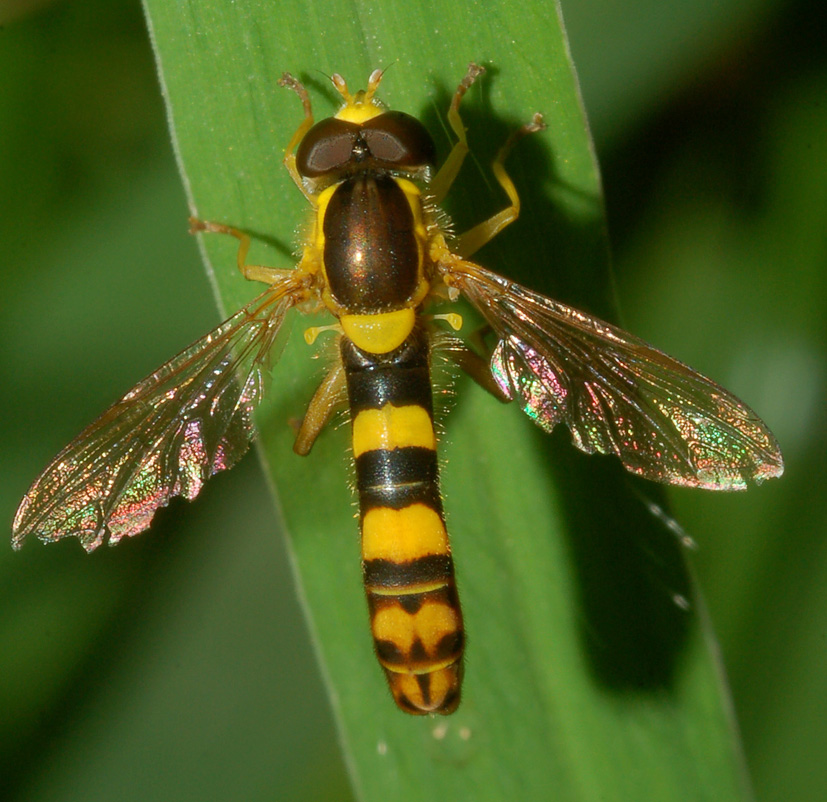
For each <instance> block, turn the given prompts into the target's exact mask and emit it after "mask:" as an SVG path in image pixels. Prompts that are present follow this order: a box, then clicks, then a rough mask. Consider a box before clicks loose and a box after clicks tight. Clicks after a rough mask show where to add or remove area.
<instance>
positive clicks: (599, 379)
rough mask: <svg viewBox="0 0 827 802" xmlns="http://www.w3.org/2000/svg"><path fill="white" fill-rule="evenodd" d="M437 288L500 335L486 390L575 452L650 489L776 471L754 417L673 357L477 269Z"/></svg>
mask: <svg viewBox="0 0 827 802" xmlns="http://www.w3.org/2000/svg"><path fill="white" fill-rule="evenodd" d="M446 281H447V282H449V283H450V285H451V286H453V287H455V288H456V289H458V290H459V291H460V292H462V293H463V294H464V295H465V296H466V297H467V298H468V299H469V300H470V301H471V302H472V303H473V304H474V305H475V306H476V307H477V308H478V309H479V310H480V312H482V314H483V315H484V316H485V318H486V320H487V321H488V323H489V324H490V325H491V327H492V328H493V329H494V331H495V332H496V333H497V335H498V337H499V338H500V340H499V342H498V344H497V346H496V348H495V349H494V353H493V355H492V357H491V371H492V374H493V376H494V379H495V380H496V382H497V384H498V385H499V386H500V388H501V389H502V391H503V392H504V393H505V394H506V395H507V396H508V397H509V398H512V399H514V398H517V399H519V401H520V403H521V405H522V407H523V410H524V411H525V412H526V414H528V415H529V416H530V417H531V418H532V420H533V421H534V422H535V423H536V424H537V425H538V426H540V427H542V428H543V429H545V430H546V431H551V430H552V429H553V428H554V427H555V426H556V425H557V424H558V423H561V422H562V423H565V424H566V425H567V426H568V427H569V429H570V430H571V435H572V440H573V442H574V444H575V445H576V446H577V447H578V448H579V449H581V450H582V451H585V452H587V453H594V452H599V453H602V454H616V455H617V456H618V457H620V459H621V461H622V462H623V465H624V466H625V467H626V468H627V469H628V470H629V471H631V472H632V473H634V474H638V475H639V476H644V477H646V478H647V479H652V480H654V481H656V482H667V483H670V484H675V485H684V486H687V487H703V488H707V489H710V490H741V489H744V488H745V487H746V485H747V481H749V480H754V481H756V482H760V481H763V480H764V479H769V478H772V477H775V476H780V475H781V474H782V473H783V471H784V463H783V461H782V458H781V451H780V450H779V448H778V443H776V441H775V438H774V437H773V435H772V433H771V432H770V431H769V429H768V428H767V427H766V425H765V424H764V423H763V421H761V419H760V418H759V417H758V416H757V415H756V414H755V413H754V412H753V411H752V410H751V409H750V408H749V407H747V406H746V404H744V403H742V402H741V401H739V400H738V399H737V398H736V397H735V396H733V395H732V394H731V393H729V392H727V391H726V390H724V389H723V388H722V387H719V386H718V385H717V384H715V383H714V382H712V381H710V380H709V379H707V378H705V377H704V376H701V375H700V374H699V373H696V372H695V371H694V370H692V369H691V368H689V367H687V366H686V365H684V364H682V363H681V362H678V360H676V359H673V358H672V357H670V356H667V355H666V354H664V353H662V352H661V351H658V350H656V349H655V348H653V347H652V346H650V345H647V344H646V343H645V342H643V341H642V340H639V339H638V338H636V337H634V336H632V335H631V334H628V333H626V332H624V331H621V330H620V329H618V328H616V327H615V326H611V325H609V324H608V323H604V322H603V321H601V320H597V319H596V318H593V317H590V316H588V315H585V314H583V313H582V312H578V311H577V310H576V309H572V308H571V307H568V306H564V305H563V304H560V303H557V302H556V301H552V300H551V299H549V298H546V297H544V296H542V295H539V294H538V293H535V292H532V291H531V290H528V289H526V288H525V287H521V286H520V285H519V284H515V283H513V282H511V281H508V280H506V279H504V278H503V277H502V276H499V275H497V274H496V273H492V272H491V271H489V270H485V269H484V268H482V267H480V266H478V265H474V264H472V263H469V262H462V263H460V264H459V265H455V266H452V267H451V268H450V271H448V274H447V275H446Z"/></svg>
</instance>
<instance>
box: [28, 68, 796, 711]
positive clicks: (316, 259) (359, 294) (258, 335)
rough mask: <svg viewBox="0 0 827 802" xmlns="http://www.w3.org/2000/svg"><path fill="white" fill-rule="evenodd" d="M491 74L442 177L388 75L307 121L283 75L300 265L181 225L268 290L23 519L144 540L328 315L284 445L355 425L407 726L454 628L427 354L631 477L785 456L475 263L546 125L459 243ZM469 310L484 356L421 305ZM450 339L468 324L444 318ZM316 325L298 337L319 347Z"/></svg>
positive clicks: (457, 631) (106, 433)
mask: <svg viewBox="0 0 827 802" xmlns="http://www.w3.org/2000/svg"><path fill="white" fill-rule="evenodd" d="M482 71H483V70H482V68H480V67H478V66H476V65H473V64H472V65H471V66H470V67H469V70H468V73H467V74H466V76H465V77H464V79H463V80H462V82H461V83H460V84H459V86H458V88H457V90H456V92H455V94H454V96H453V99H452V102H451V105H450V109H449V111H448V121H449V124H450V126H451V129H452V130H453V132H454V134H455V135H456V137H457V142H456V143H455V145H454V146H453V148H452V150H451V152H450V154H449V155H448V158H447V159H446V161H445V162H444V164H443V165H442V166H441V167H440V168H439V169H438V170H435V147H434V143H433V141H432V139H431V137H430V135H429V134H428V132H427V130H426V129H425V127H424V126H423V125H422V123H420V122H419V121H418V120H416V119H415V118H413V117H411V116H409V115H407V114H405V113H403V112H399V111H390V110H387V109H386V107H385V106H384V105H383V104H382V103H381V102H380V101H379V100H378V99H377V98H376V91H377V89H378V87H379V84H380V81H381V79H382V73H381V72H380V71H378V70H377V71H375V72H373V73H372V74H371V76H370V78H369V80H368V86H367V89H366V90H363V91H360V92H357V93H355V94H351V92H350V90H349V89H348V87H347V84H346V83H345V81H344V79H343V78H342V77H341V76H339V75H334V76H333V77H332V81H333V85H334V87H335V88H336V90H337V92H338V93H339V94H340V95H341V97H342V100H343V103H342V106H341V108H340V109H339V111H338V112H337V113H336V114H335V115H334V116H333V117H330V118H328V119H325V120H322V121H320V122H318V123H315V124H314V119H313V114H312V110H311V104H310V98H309V96H308V94H307V91H306V90H305V88H304V87H303V86H302V85H301V84H300V83H299V82H298V81H297V80H296V79H295V78H293V77H292V76H290V75H289V74H285V75H284V76H283V78H282V80H281V82H280V83H281V84H282V85H283V86H286V87H289V88H291V89H292V90H294V91H295V92H296V93H297V94H298V96H299V98H300V99H301V102H302V105H303V107H304V118H303V119H302V121H301V123H300V125H299V127H298V129H297V130H296V132H295V133H294V134H293V137H292V139H291V140H290V142H289V143H288V145H287V148H286V153H285V157H284V164H285V167H286V168H287V171H288V172H289V174H290V176H291V178H292V179H293V181H294V182H295V184H296V186H297V187H298V188H299V190H300V191H301V192H302V193H303V194H304V196H305V197H306V198H307V200H308V202H309V204H310V206H311V208H312V210H313V214H314V217H313V222H312V225H311V227H310V230H309V231H308V235H307V238H306V241H305V242H304V245H303V251H302V255H301V259H300V261H299V264H298V266H297V267H296V268H295V269H292V270H282V269H275V268H270V267H263V266H260V265H250V264H247V261H246V257H247V251H248V247H249V238H248V236H247V235H246V234H244V233H243V232H241V231H238V230H236V229H234V228H230V227H229V226H225V225H221V224H217V223H208V222H201V221H198V220H193V221H192V222H193V230H194V231H201V232H220V233H226V234H230V235H232V236H234V237H236V238H237V239H238V240H239V243H240V244H239V249H238V266H239V269H240V270H241V272H242V273H243V275H244V276H245V277H246V278H248V279H251V280H255V281H260V282H263V283H264V284H266V285H267V288H266V289H265V290H264V292H262V293H261V294H260V295H259V296H258V297H257V298H256V299H255V300H253V301H252V302H251V303H249V304H248V305H247V306H245V307H244V308H242V309H241V310H240V311H239V312H237V313H236V314H235V315H233V316H232V317H230V318H229V319H228V320H226V321H225V322H224V323H222V324H221V325H220V326H219V327H218V328H216V329H215V330H214V331H212V332H211V333H209V334H207V335H206V336H205V337H203V338H202V339H200V340H198V341H197V342H195V343H194V344H192V345H191V346H190V347H189V348H187V349H185V350H184V351H182V352H181V353H180V354H178V356H176V357H174V358H173V359H171V360H170V361H169V362H167V363H166V364H165V365H163V366H162V367H161V368H159V369H158V370H157V371H156V372H155V373H153V374H152V375H150V376H148V377H147V378H146V379H144V380H143V381H142V382H140V383H139V384H138V385H137V386H136V387H135V388H134V389H133V390H131V391H130V392H129V393H127V394H126V395H125V396H124V397H123V398H122V399H121V400H120V401H118V402H117V403H116V404H115V405H114V406H112V407H111V408H110V409H109V410H107V411H106V412H105V413H104V414H103V415H102V416H101V417H100V418H99V419H98V420H97V421H96V422H95V423H93V424H92V425H91V426H90V427H89V428H87V429H86V430H85V431H84V432H82V433H81V435H80V436H79V437H78V438H76V439H75V440H74V441H73V442H72V443H70V444H69V445H68V446H67V447H66V448H65V449H64V450H63V451H62V452H60V454H58V456H57V457H56V458H55V459H54V461H53V462H52V463H51V464H50V465H49V467H48V468H46V470H45V471H44V473H43V474H42V475H41V476H40V478H38V479H37V481H35V483H34V484H33V485H32V487H31V488H30V489H29V491H28V493H26V496H25V497H24V499H23V501H22V503H21V504H20V507H19V509H18V511H17V515H16V517H15V520H14V525H13V545H14V547H15V548H19V547H20V546H21V545H22V542H23V540H24V538H25V537H26V536H27V535H30V534H31V535H35V536H37V537H39V538H40V539H41V540H43V541H46V542H54V541H56V540H59V539H61V538H63V537H68V536H74V537H77V538H78V539H79V540H80V542H81V544H82V545H83V547H84V548H85V549H86V550H87V551H92V550H93V549H96V548H97V547H98V546H100V545H101V543H103V542H104V540H108V542H109V543H110V544H114V543H117V542H118V541H119V540H120V539H121V538H123V537H127V536H131V535H136V534H138V533H139V532H141V531H143V530H144V529H146V528H147V527H148V526H149V525H150V522H151V520H152V517H153V515H154V513H155V511H156V510H157V509H158V508H159V507H162V506H164V505H166V504H167V503H168V502H169V500H170V499H171V498H172V497H173V496H184V497H185V498H187V499H192V498H194V497H195V496H196V495H198V492H199V491H200V490H201V487H202V485H203V483H204V482H205V481H206V480H207V479H208V478H209V477H210V476H212V475H213V474H215V473H217V472H218V471H221V470H224V469H226V468H230V467H232V466H233V465H234V464H235V462H236V461H237V460H238V459H239V458H240V457H241V456H242V454H243V453H244V452H245V451H246V450H247V448H248V446H249V442H250V439H251V437H252V435H253V423H252V415H253V410H254V408H255V407H256V405H257V404H258V403H259V401H260V400H261V397H262V395H263V393H264V387H265V380H266V378H267V373H268V369H269V368H268V355H269V353H270V350H271V347H272V346H273V343H274V341H275V339H276V336H277V334H278V332H279V329H280V328H281V326H282V323H283V322H284V319H285V316H286V314H287V312H288V311H289V310H290V309H291V308H292V307H295V306H301V307H302V308H303V309H311V310H312V309H321V310H326V311H327V312H329V313H330V314H332V315H333V317H334V318H335V319H336V324H335V327H334V328H335V329H336V331H337V337H338V344H339V347H338V357H337V359H336V360H335V364H334V365H333V366H332V367H331V369H330V371H329V373H328V374H327V376H326V378H325V379H324V380H323V381H322V383H321V385H320V386H319V388H318V390H317V391H316V393H315V395H314V396H313V398H312V400H311V401H310V404H309V406H308V409H307V412H306V415H305V417H304V420H303V422H302V423H301V426H300V427H299V431H298V434H297V437H296V442H295V446H294V449H295V451H296V452H297V453H299V454H303V455H304V454H307V453H308V452H309V451H310V448H311V446H312V445H313V442H314V441H315V439H316V437H317V436H318V435H319V433H320V432H321V430H322V429H323V428H324V427H325V425H326V424H327V422H328V421H329V420H330V418H331V416H332V414H333V413H334V411H336V410H337V409H338V408H340V406H342V404H343V402H345V401H346V402H347V404H348V405H349V408H350V412H351V426H352V446H353V458H354V462H355V466H356V488H357V490H358V495H359V504H360V529H361V538H362V565H363V572H364V581H365V589H366V593H367V599H368V606H369V610H370V620H371V629H372V633H373V640H374V645H375V649H376V655H377V657H378V660H379V663H380V664H381V666H382V668H383V669H384V671H385V674H386V676H387V679H388V683H389V685H390V689H391V691H392V693H393V696H394V699H395V700H396V703H397V705H398V706H399V707H400V708H401V709H402V710H404V711H406V712H408V713H414V714H424V713H443V714H447V713H451V712H453V711H454V710H455V709H456V707H457V705H458V704H459V698H460V686H461V681H462V670H463V669H462V655H463V648H464V632H463V625H462V614H461V611H460V606H459V600H458V596H457V589H456V584H455V580H454V567H453V562H452V558H451V550H450V546H449V543H448V535H447V532H446V528H445V519H444V515H443V508H442V501H441V497H440V493H439V482H438V462H437V453H436V434H435V430H434V423H433V402H432V390H431V378H430V360H431V352H432V347H434V346H435V345H437V346H441V347H442V346H444V347H446V348H447V352H448V355H449V356H450V357H451V358H452V359H453V360H454V361H455V362H456V363H457V364H458V365H460V366H461V367H462V368H464V369H465V370H467V371H468V372H469V373H470V374H471V375H472V377H473V378H475V379H476V380H477V381H479V382H480V383H481V384H483V386H485V387H486V388H487V389H489V390H491V391H492V392H494V393H495V394H497V395H498V396H499V397H500V398H502V399H504V400H516V401H517V402H518V403H519V404H520V405H521V406H522V408H523V409H524V411H525V412H526V413H527V414H528V415H529V416H530V417H531V418H532V420H533V421H534V422H535V423H536V424H538V425H539V426H540V427H542V428H543V429H545V430H546V431H551V430H552V429H553V428H554V427H555V426H556V425H557V424H558V423H565V424H566V425H567V426H568V427H569V429H570V430H571V435H572V439H573V441H574V444H575V445H576V446H577V447H578V448H579V449H581V450H583V451H585V452H588V453H595V452H598V453H602V454H615V455H617V456H618V457H619V458H620V460H621V462H622V463H623V465H624V466H625V467H626V468H627V469H628V470H629V471H631V472H632V473H634V474H637V475H639V476H643V477H645V478H647V479H651V480H653V481H656V482H664V483H670V484H676V485H684V486H689V487H702V488H707V489H711V490H738V489H743V488H745V487H746V485H747V482H748V481H750V480H754V481H756V482H759V481H762V480H764V479H768V478H771V477H775V476H780V475H781V473H782V472H783V462H782V458H781V453H780V451H779V448H778V444H777V443H776V441H775V438H774V437H773V435H772V434H771V433H770V431H769V429H768V428H767V427H766V426H765V424H764V423H763V422H762V421H761V420H760V419H759V418H758V416H757V415H755V413H754V412H752V410H750V409H749V408H748V407H747V406H746V405H745V404H743V403H742V402H741V401H739V400H738V399H737V398H735V397H734V396H733V395H731V394H730V393H728V392H727V391H726V390H724V389H723V388H721V387H719V386H718V385H716V384H715V383H713V382H712V381H710V380H709V379H707V378H704V377H703V376H701V375H700V374H698V373H696V372H695V371H693V370H691V369H690V368H688V367H687V366H686V365H683V364H682V363H680V362H678V361H677V360H675V359H672V358H671V357H669V356H667V355H666V354H664V353H662V352H660V351H658V350H656V349H654V348H652V347H651V346H649V345H647V344H646V343H644V342H643V341H642V340H639V339H637V338H636V337H634V336H632V335H630V334H627V333H625V332H623V331H621V330H620V329H618V328H616V327H614V326H612V325H610V324H608V323H604V322H602V321H600V320H597V319H595V318H593V317H590V316H588V315H586V314H584V313H582V312H579V311H577V310H575V309H572V308H570V307H567V306H564V305H563V304H560V303H557V302H556V301H553V300H551V299H549V298H546V297H544V296H542V295H539V294H537V293H535V292H532V291H531V290H529V289H527V288H525V287H522V286H520V285H518V284H515V283H514V282H512V281H509V280H508V279H505V278H503V277H502V276H499V275H497V274H496V273H493V272H491V271H489V270H487V269H485V268H483V267H481V266H479V265H477V264H475V263H473V262H471V261H469V257H470V256H471V255H472V254H473V253H474V252H475V251H477V250H478V249H479V248H480V247H481V246H482V245H483V244H485V243H486V242H487V241H488V240H490V239H491V238H492V237H494V236H495V235H496V234H497V233H498V232H499V231H500V230H501V229H503V228H504V227H505V226H507V225H509V224H510V223H512V222H514V221H515V220H516V219H517V217H518V215H519V212H520V201H519V198H518V195H517V191H516V188H515V186H514V184H513V182H512V180H511V178H510V177H509V175H508V174H507V172H506V170H505V167H504V163H505V159H506V155H507V153H508V151H509V149H510V148H511V146H512V145H513V143H514V141H516V139H517V138H518V137H519V136H521V135H523V134H526V133H529V132H532V131H537V130H539V129H541V128H542V127H543V123H542V119H541V118H540V116H539V115H536V116H535V118H534V119H533V121H532V122H531V123H530V124H528V125H526V126H523V128H522V129H519V130H518V131H517V132H515V135H513V136H512V137H511V139H509V141H508V142H507V143H506V144H505V146H504V147H503V148H502V149H501V150H500V152H499V154H498V155H497V158H496V159H495V161H494V164H493V170H494V175H495V177H496V179H497V181H498V183H499V185H500V186H501V187H502V188H503V190H504V191H505V193H506V194H507V196H508V198H509V205H508V206H507V207H506V208H505V209H503V210H502V211H500V212H499V213H497V214H495V215H494V216H493V217H491V218H490V219H488V220H486V221H484V222H482V223H480V224H479V225H477V226H475V227H474V228H472V229H471V230H470V231H468V232H466V233H465V234H463V235H461V236H459V237H452V236H450V235H449V233H448V229H447V227H446V223H445V217H444V215H442V213H441V212H440V211H439V204H440V203H441V202H442V200H443V199H444V198H445V196H446V194H447V192H448V190H449V188H450V187H451V184H452V183H453V181H454V179H455V178H456V176H457V174H458V172H459V170H460V167H461V166H462V163H463V160H464V158H465V155H466V153H467V152H468V144H467V140H466V135H465V128H464V126H463V123H462V120H461V117H460V113H459V106H460V101H461V100H462V98H463V96H464V95H465V93H466V91H467V90H468V88H469V87H470V86H471V84H472V83H473V82H474V80H475V79H476V78H477V77H478V76H479V75H480V74H481V73H482ZM460 295H462V296H464V297H465V298H467V299H468V300H469V301H470V302H471V303H472V304H473V305H474V306H475V307H476V308H477V309H478V310H479V311H480V312H481V313H482V315H483V317H484V318H485V321H486V322H487V325H488V326H489V327H490V328H491V330H493V332H494V333H495V334H496V337H497V342H496V346H495V347H494V348H493V350H492V352H491V353H490V354H489V355H487V356H486V357H483V356H481V355H479V354H478V353H477V352H476V351H474V350H473V349H471V348H469V347H468V346H466V345H465V344H463V343H462V342H461V341H459V340H457V339H456V338H454V337H449V336H447V335H446V334H445V333H444V332H442V333H440V335H439V337H437V336H435V333H434V327H433V322H432V320H433V319H432V318H431V317H429V316H426V315H425V309H426V308H428V307H429V306H430V305H431V303H432V302H435V301H440V300H441V301H445V300H448V301H454V300H456V299H457V298H458V297H459V296H460ZM442 317H443V318H444V319H447V320H448V322H449V323H450V324H451V325H452V326H453V327H454V328H455V329H457V330H458V329H459V327H460V326H461V319H460V318H459V316H458V315H455V314H453V315H443V316H442ZM317 332H318V330H309V334H310V336H309V337H308V340H311V339H312V338H313V336H314V335H315V333H317Z"/></svg>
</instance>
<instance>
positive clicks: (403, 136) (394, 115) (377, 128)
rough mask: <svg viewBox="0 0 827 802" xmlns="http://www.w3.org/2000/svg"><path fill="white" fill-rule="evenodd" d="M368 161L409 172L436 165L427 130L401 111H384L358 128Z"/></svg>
mask: <svg viewBox="0 0 827 802" xmlns="http://www.w3.org/2000/svg"><path fill="white" fill-rule="evenodd" d="M362 139H363V140H364V142H365V145H366V146H367V149H368V153H369V155H370V158H371V159H373V161H375V162H381V163H382V164H385V165H387V166H388V167H399V168H402V169H412V168H417V167H427V166H429V165H433V164H435V162H436V148H435V147H434V141H433V140H432V139H431V135H430V134H429V133H428V129H427V128H425V126H424V125H422V123H421V122H419V120H417V119H416V117H411V115H410V114H405V112H403V111H388V112H385V113H384V114H380V115H379V116H378V117H374V118H373V119H372V120H368V121H367V122H366V123H365V124H364V125H363V126H362Z"/></svg>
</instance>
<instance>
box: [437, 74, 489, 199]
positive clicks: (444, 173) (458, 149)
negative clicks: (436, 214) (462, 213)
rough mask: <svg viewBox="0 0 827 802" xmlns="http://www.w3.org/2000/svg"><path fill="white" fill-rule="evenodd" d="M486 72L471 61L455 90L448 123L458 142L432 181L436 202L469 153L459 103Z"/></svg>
mask: <svg viewBox="0 0 827 802" xmlns="http://www.w3.org/2000/svg"><path fill="white" fill-rule="evenodd" d="M484 72H485V67H481V66H480V65H479V64H474V63H473V62H471V63H470V64H469V65H468V71H467V72H466V73H465V77H464V78H463V79H462V80H461V81H460V83H459V86H458V87H457V90H456V92H454V97H453V98H452V100H451V105H450V107H449V109H448V124H449V125H450V126H451V130H452V131H453V132H454V134H456V137H457V142H456V143H455V144H454V147H453V148H451V152H450V153H449V154H448V158H447V159H445V161H444V162H443V164H442V167H440V168H439V172H438V173H437V174H436V175H435V176H434V180H433V181H431V185H430V191H431V194H432V195H433V198H434V202H435V203H436V204H440V203H442V201H443V200H444V199H445V196H446V195H447V194H448V190H449V189H450V188H451V185H452V184H453V183H454V180H455V179H456V177H457V175H458V174H459V171H460V168H461V167H462V163H463V161H465V157H466V156H467V155H468V139H467V137H466V136H465V126H464V125H463V123H462V117H460V114H459V104H460V102H461V101H462V98H463V97H464V96H465V93H466V92H467V91H468V89H469V88H470V86H471V84H473V83H474V81H476V80H477V78H479V76H480V75H482V74H483V73H484Z"/></svg>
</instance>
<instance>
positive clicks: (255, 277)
mask: <svg viewBox="0 0 827 802" xmlns="http://www.w3.org/2000/svg"><path fill="white" fill-rule="evenodd" d="M199 231H207V232H210V233H214V234H229V235H230V236H231V237H235V238H236V239H237V240H238V242H239V244H238V254H237V256H236V263H237V264H238V269H239V271H240V272H241V275H242V276H244V278H246V279H248V280H249V281H261V282H262V283H263V284H278V283H279V282H280V281H284V280H285V279H286V278H288V277H289V276H292V275H294V274H295V270H294V269H293V268H289V269H282V268H278V267H267V266H266V265H248V264H247V253H248V251H249V250H250V237H249V235H248V234H245V233H244V232H243V231H239V230H238V229H237V228H233V227H232V226H225V225H224V224H223V223H212V222H210V221H209V220H199V219H198V218H197V217H190V234H195V233H197V232H199Z"/></svg>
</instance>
